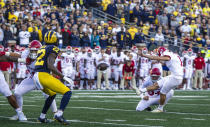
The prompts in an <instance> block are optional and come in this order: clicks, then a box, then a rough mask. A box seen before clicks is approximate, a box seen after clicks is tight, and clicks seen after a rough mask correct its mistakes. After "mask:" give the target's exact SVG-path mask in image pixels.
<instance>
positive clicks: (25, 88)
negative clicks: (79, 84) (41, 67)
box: [14, 50, 57, 112]
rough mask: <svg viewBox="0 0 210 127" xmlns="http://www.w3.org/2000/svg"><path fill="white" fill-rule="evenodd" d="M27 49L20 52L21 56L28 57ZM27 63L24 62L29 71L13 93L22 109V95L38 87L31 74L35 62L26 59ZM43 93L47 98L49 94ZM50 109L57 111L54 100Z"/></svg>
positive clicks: (32, 73)
mask: <svg viewBox="0 0 210 127" xmlns="http://www.w3.org/2000/svg"><path fill="white" fill-rule="evenodd" d="M29 53H30V52H29V50H25V51H24V52H23V53H22V54H21V58H26V59H30V58H28V56H29ZM28 61H29V63H27V64H26V67H27V70H28V71H29V75H28V77H27V78H25V79H24V80H23V81H22V82H21V83H20V84H19V85H18V86H17V87H16V88H15V92H14V95H15V97H16V100H17V103H18V105H19V107H20V108H21V110H22V106H23V97H22V96H23V95H24V94H26V93H28V92H30V91H32V90H36V89H38V88H37V86H36V85H35V83H34V80H33V75H34V73H35V72H34V69H35V62H36V60H34V61H33V60H31V59H30V60H28ZM43 95H44V96H45V98H47V97H48V96H49V95H46V94H44V93H43ZM51 109H52V111H53V112H56V111H57V107H56V103H55V100H54V101H53V103H52V106H51Z"/></svg>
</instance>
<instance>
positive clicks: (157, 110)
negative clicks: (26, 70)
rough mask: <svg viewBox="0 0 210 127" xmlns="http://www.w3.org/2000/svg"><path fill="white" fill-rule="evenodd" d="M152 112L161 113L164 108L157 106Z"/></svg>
mask: <svg viewBox="0 0 210 127" xmlns="http://www.w3.org/2000/svg"><path fill="white" fill-rule="evenodd" d="M151 112H152V113H161V112H163V110H161V109H159V108H156V109H154V110H152V111H151Z"/></svg>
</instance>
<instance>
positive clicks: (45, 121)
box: [37, 117, 50, 123]
mask: <svg viewBox="0 0 210 127" xmlns="http://www.w3.org/2000/svg"><path fill="white" fill-rule="evenodd" d="M37 122H40V123H49V122H50V121H49V120H48V119H47V118H44V119H42V118H40V117H39V118H38V119H37Z"/></svg>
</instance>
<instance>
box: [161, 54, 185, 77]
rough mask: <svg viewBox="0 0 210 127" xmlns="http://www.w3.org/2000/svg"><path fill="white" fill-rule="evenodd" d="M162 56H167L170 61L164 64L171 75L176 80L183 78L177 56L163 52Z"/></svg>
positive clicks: (180, 62)
mask: <svg viewBox="0 0 210 127" xmlns="http://www.w3.org/2000/svg"><path fill="white" fill-rule="evenodd" d="M163 56H169V57H170V60H169V61H166V62H165V64H166V66H167V67H168V68H169V71H170V72H171V75H173V76H176V77H177V78H181V79H182V77H183V75H184V74H183V64H182V61H181V58H180V57H179V55H177V54H175V53H172V52H169V51H165V52H163Z"/></svg>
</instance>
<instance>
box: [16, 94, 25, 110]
mask: <svg viewBox="0 0 210 127" xmlns="http://www.w3.org/2000/svg"><path fill="white" fill-rule="evenodd" d="M15 98H16V100H17V104H18V106H19V108H20V110H21V111H22V107H23V97H22V96H15Z"/></svg>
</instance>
